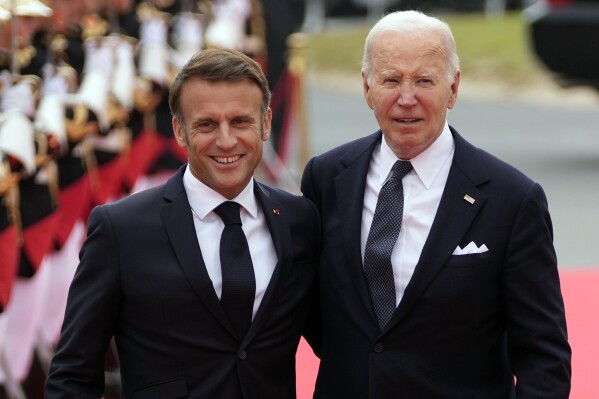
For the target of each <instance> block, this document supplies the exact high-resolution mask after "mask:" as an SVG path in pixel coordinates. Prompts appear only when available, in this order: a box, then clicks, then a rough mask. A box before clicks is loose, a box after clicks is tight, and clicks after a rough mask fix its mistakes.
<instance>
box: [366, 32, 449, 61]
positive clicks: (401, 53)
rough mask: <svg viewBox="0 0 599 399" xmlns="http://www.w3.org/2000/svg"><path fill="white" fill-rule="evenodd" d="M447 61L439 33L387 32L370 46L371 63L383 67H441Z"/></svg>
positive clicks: (381, 34) (380, 35)
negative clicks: (403, 65)
mask: <svg viewBox="0 0 599 399" xmlns="http://www.w3.org/2000/svg"><path fill="white" fill-rule="evenodd" d="M446 59H447V56H446V51H445V47H444V46H443V41H442V38H441V36H440V34H439V33H436V32H431V31H423V32H417V33H411V32H396V31H387V32H382V33H380V34H379V35H378V36H377V37H376V39H375V41H374V43H373V46H372V63H373V65H374V67H375V68H376V69H378V68H377V66H378V67H380V66H383V65H389V64H390V65H398V66H399V65H402V64H419V65H422V66H426V65H428V66H429V67H433V66H435V65H436V64H439V65H440V66H443V64H444V63H445V61H446Z"/></svg>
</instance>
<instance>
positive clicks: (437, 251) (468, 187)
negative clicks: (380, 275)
mask: <svg viewBox="0 0 599 399" xmlns="http://www.w3.org/2000/svg"><path fill="white" fill-rule="evenodd" d="M452 133H453V134H454V140H455V153H454V159H453V163H452V166H451V169H450V171H449V176H448V178H447V183H446V184H445V189H444V191H443V195H442V197H441V202H440V203H439V208H438V210H437V214H436V215H435V219H434V221H433V224H432V227H431V231H430V233H429V235H428V237H427V239H426V242H425V244H424V248H423V249H422V253H421V255H420V259H419V260H418V264H417V265H416V269H415V270H414V274H413V276H412V278H411V280H410V282H409V283H408V286H407V287H406V290H405V292H404V296H403V298H402V300H401V302H400V304H399V306H398V308H397V310H396V311H395V314H394V316H393V318H392V319H391V321H390V322H389V323H388V324H387V327H386V328H385V330H388V329H389V328H392V327H393V326H394V325H395V324H396V323H397V322H398V321H399V320H401V318H403V317H404V316H405V315H406V313H407V312H408V311H409V310H410V309H411V307H412V306H413V305H414V304H415V303H416V302H417V300H418V298H419V297H420V296H421V295H422V293H423V292H424V291H425V290H426V288H427V287H428V286H429V284H430V283H431V282H432V281H433V279H434V278H435V277H436V276H437V274H438V273H439V272H440V270H441V269H442V267H443V266H444V265H445V263H446V262H447V260H448V259H449V257H450V256H451V254H452V253H453V251H454V249H455V248H456V247H457V245H458V244H459V242H460V240H461V238H462V237H463V235H464V234H465V233H466V231H467V230H468V227H469V226H470V224H471V223H472V221H473V220H474V218H475V217H476V215H477V214H478V212H479V211H480V209H481V208H482V206H483V205H484V203H485V202H486V199H487V198H486V196H485V195H484V194H483V193H482V192H481V191H480V190H479V189H478V186H479V185H480V184H482V183H484V182H486V181H488V176H487V174H486V170H485V168H484V166H483V164H482V163H481V162H480V161H479V157H478V155H477V149H475V148H474V147H473V146H471V145H470V144H469V143H467V142H466V141H465V140H464V139H463V138H461V137H460V136H459V135H458V134H457V132H455V131H454V130H452ZM467 195H468V196H470V197H471V198H473V199H474V202H473V203H471V201H468V200H466V199H465V196H467Z"/></svg>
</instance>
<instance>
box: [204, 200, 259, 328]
mask: <svg viewBox="0 0 599 399" xmlns="http://www.w3.org/2000/svg"><path fill="white" fill-rule="evenodd" d="M214 212H216V213H217V214H218V216H220V217H221V219H222V220H223V223H224V224H225V228H224V229H223V234H222V236H221V238H220V263H221V270H222V277H223V286H222V294H221V300H220V301H221V304H222V306H223V308H224V309H225V312H226V313H227V315H228V316H229V320H231V323H232V324H233V327H234V328H235V332H236V333H237V336H238V337H239V338H240V339H241V338H243V336H244V335H245V333H246V331H247V329H248V327H249V325H250V323H251V322H252V312H253V308H254V298H255V296H256V279H255V277H254V267H253V266H252V258H251V256H250V249H249V247H248V242H247V239H246V237H245V234H244V233H243V230H242V228H241V218H240V215H239V204H238V203H236V202H232V201H226V202H223V203H222V204H220V205H219V206H217V207H216V208H215V209H214Z"/></svg>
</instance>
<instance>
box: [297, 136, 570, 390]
mask: <svg viewBox="0 0 599 399" xmlns="http://www.w3.org/2000/svg"><path fill="white" fill-rule="evenodd" d="M452 134H453V138H454V141H455V154H454V158H453V163H452V165H451V169H450V171H449V176H448V179H447V183H446V186H445V189H444V192H443V195H442V198H441V202H440V205H439V208H438V210H437V213H436V215H435V219H434V222H433V225H432V227H431V231H430V234H429V236H428V238H427V240H426V243H425V245H424V248H423V250H422V254H421V257H420V259H419V261H418V263H417V265H416V269H415V271H414V274H413V276H412V279H411V280H410V282H409V284H408V286H407V288H406V290H405V293H404V296H403V298H402V300H401V302H400V304H399V306H398V308H397V309H396V311H395V313H394V315H393V317H392V319H391V321H390V322H389V323H388V325H387V326H386V327H385V329H384V331H382V332H380V331H379V329H378V327H377V322H376V316H375V313H374V310H373V307H372V305H371V301H370V297H369V293H368V288H367V285H366V281H365V278H364V273H363V265H362V257H361V253H360V226H361V216H362V203H363V198H364V189H365V182H366V175H367V172H368V167H369V163H370V159H371V155H372V152H373V150H374V148H375V146H376V144H377V143H378V142H379V141H380V139H381V132H380V131H379V132H377V133H375V134H372V135H370V136H367V137H364V138H361V139H358V140H356V141H354V142H351V143H348V144H345V145H342V146H340V147H338V148H336V149H334V150H332V151H330V152H328V153H325V154H323V155H320V156H317V157H315V158H313V159H312V160H310V162H309V163H308V165H307V167H306V169H305V171H304V175H303V178H302V191H303V193H304V194H305V195H306V196H307V197H308V198H310V199H312V200H313V201H314V203H315V204H316V206H317V208H318V209H319V211H320V213H321V225H322V240H323V243H322V251H323V252H322V256H321V264H320V272H319V279H320V309H321V315H320V316H321V323H322V333H321V339H320V341H318V340H312V341H311V342H312V343H313V344H314V347H315V349H316V351H317V352H319V353H320V356H321V365H320V369H319V373H318V379H317V384H316V390H315V395H314V397H315V398H318V399H325V398H328V399H338V398H343V399H353V398H355V399H366V398H370V399H397V398H407V399H425V398H426V399H433V398H434V399H437V398H443V399H450V398H454V399H468V398H482V399H507V398H519V399H521V398H530V399H533V398H534V399H540V398H554V399H566V398H567V397H568V393H569V390H570V367H571V366H570V357H571V352H570V347H569V345H568V341H567V335H566V322H565V316H564V304H563V300H562V295H561V292H560V283H559V276H558V270H557V260H556V254H555V251H554V247H553V243H552V240H553V232H552V224H551V220H550V216H549V212H548V208H547V201H546V198H545V194H544V192H543V190H542V189H541V187H540V186H539V185H538V184H536V183H535V182H533V181H531V180H530V179H529V178H527V177H525V176H524V175H523V174H522V173H520V172H518V171H517V170H516V169H514V168H513V167H511V166H509V165H507V164H506V163H504V162H502V161H500V160H498V159H497V158H495V157H493V156H492V155H490V154H488V153H486V152H484V151H482V150H480V149H478V148H475V147H474V146H472V145H471V144H469V143H468V142H466V141H465V140H464V139H463V138H462V137H461V136H460V135H459V134H458V133H457V132H456V131H455V130H453V129H452ZM467 195H468V196H470V197H471V198H473V199H474V201H468V200H466V199H465V196H467ZM471 241H474V242H475V243H476V244H477V245H479V246H480V245H482V244H485V245H486V246H487V247H488V251H487V252H484V253H479V254H472V255H461V256H458V255H452V253H453V251H454V250H455V249H456V247H457V246H458V245H459V246H460V247H462V248H463V247H464V246H466V245H467V244H468V243H470V242H471ZM514 376H515V377H516V379H517V383H516V384H515V383H514Z"/></svg>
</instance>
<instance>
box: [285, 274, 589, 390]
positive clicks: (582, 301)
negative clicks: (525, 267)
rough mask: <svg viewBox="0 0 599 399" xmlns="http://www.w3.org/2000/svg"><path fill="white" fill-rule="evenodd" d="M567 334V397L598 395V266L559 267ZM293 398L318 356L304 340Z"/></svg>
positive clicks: (309, 383)
mask: <svg viewBox="0 0 599 399" xmlns="http://www.w3.org/2000/svg"><path fill="white" fill-rule="evenodd" d="M560 274H561V281H562V292H563V295H564V302H565V304H566V317H567V319H568V335H569V340H570V345H571V346H572V392H571V395H570V399H597V398H599V371H598V370H599V343H598V342H597V341H595V340H597V339H599V269H568V270H562V271H561V273H560ZM297 370H298V375H297V398H298V399H311V398H312V393H313V391H314V380H315V379H316V372H317V370H318V359H317V358H316V357H315V356H314V354H313V353H312V350H311V349H310V347H309V346H308V344H307V343H306V342H304V341H302V342H301V343H300V347H299V350H298V354H297Z"/></svg>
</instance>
